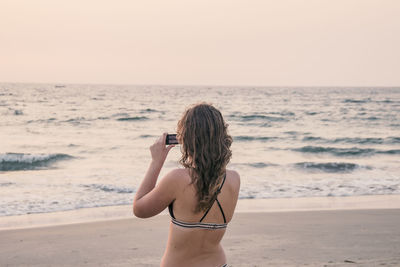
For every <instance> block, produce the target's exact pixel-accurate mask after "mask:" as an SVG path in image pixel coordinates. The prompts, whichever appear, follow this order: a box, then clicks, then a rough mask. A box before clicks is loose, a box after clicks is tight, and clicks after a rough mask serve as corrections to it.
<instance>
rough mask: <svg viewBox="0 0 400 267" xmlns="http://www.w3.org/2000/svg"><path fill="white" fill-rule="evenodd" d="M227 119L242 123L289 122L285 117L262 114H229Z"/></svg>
mask: <svg viewBox="0 0 400 267" xmlns="http://www.w3.org/2000/svg"><path fill="white" fill-rule="evenodd" d="M293 114H294V113H293ZM290 116H292V115H290ZM229 118H231V119H233V120H239V121H242V122H248V121H260V120H261V121H269V122H285V121H289V119H288V118H285V117H278V116H268V115H263V114H250V115H244V114H231V115H229Z"/></svg>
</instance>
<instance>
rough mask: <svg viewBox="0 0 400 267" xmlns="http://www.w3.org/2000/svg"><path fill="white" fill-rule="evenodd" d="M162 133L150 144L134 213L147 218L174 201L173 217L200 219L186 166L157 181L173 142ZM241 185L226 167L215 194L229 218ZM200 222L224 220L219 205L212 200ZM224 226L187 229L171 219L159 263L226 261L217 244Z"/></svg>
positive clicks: (212, 263)
mask: <svg viewBox="0 0 400 267" xmlns="http://www.w3.org/2000/svg"><path fill="white" fill-rule="evenodd" d="M165 138H166V133H164V134H163V135H162V136H161V137H160V138H159V139H158V140H157V141H156V142H155V143H154V144H153V145H152V146H151V147H150V151H151V157H152V160H151V163H150V166H149V168H148V170H147V172H146V175H145V177H144V179H143V181H142V183H141V185H140V186H139V189H138V190H137V192H136V195H135V198H134V202H133V213H134V214H135V215H136V216H137V217H140V218H148V217H152V216H155V215H157V214H159V213H160V212H162V211H163V210H164V209H165V208H167V207H168V205H169V204H170V203H171V202H172V201H174V214H175V217H176V218H177V219H178V220H180V221H184V222H199V221H200V218H201V217H202V216H203V214H204V212H200V213H195V212H194V209H195V206H196V204H197V197H196V188H195V185H194V184H191V178H190V176H189V172H188V170H187V169H174V170H172V171H170V172H169V173H167V174H166V175H165V176H164V177H163V179H161V180H160V181H159V182H158V183H157V178H158V176H159V174H160V171H161V168H162V166H163V164H164V162H165V159H166V158H167V155H168V152H169V151H170V150H171V149H172V148H173V147H174V146H173V145H170V146H165ZM239 188H240V177H239V174H238V173H237V172H235V171H231V170H227V171H226V180H225V183H224V186H223V188H222V190H221V193H220V194H219V195H218V200H219V201H220V203H221V205H222V208H223V210H224V213H225V217H226V221H227V222H230V221H231V219H232V216H233V212H234V210H235V207H236V203H237V199H238V195H239ZM203 222H208V223H223V222H224V220H223V217H222V214H221V211H220V210H219V208H218V205H217V204H216V203H214V205H213V206H212V208H211V210H210V212H209V213H208V214H207V216H206V217H205V218H204V220H203ZM224 234H225V229H218V230H209V229H188V228H182V227H179V226H177V225H174V224H172V223H170V227H169V236H168V241H167V246H166V249H165V253H164V256H163V258H162V261H161V266H163V267H169V266H193V267H196V266H199V267H200V266H201V267H203V266H221V265H223V264H225V263H226V257H225V253H224V250H223V248H222V246H221V244H220V241H221V239H222V237H223V236H224Z"/></svg>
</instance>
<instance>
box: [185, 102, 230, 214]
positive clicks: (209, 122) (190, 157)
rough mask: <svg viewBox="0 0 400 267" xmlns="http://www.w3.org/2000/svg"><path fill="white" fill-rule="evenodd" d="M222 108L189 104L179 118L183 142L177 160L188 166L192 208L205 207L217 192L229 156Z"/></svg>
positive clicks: (228, 141)
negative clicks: (193, 196)
mask: <svg viewBox="0 0 400 267" xmlns="http://www.w3.org/2000/svg"><path fill="white" fill-rule="evenodd" d="M227 128H228V125H227V124H226V123H225V121H224V119H223V117H222V114H221V112H220V111H219V110H218V109H216V108H215V107H213V106H212V105H210V104H207V103H200V104H196V105H193V106H191V107H189V108H188V109H187V110H186V111H185V112H184V113H183V116H182V118H181V119H180V120H179V122H178V127H177V138H178V140H179V141H180V143H181V144H182V148H181V150H182V157H181V159H180V161H179V162H180V163H181V164H182V166H184V167H185V168H187V169H189V173H190V177H191V179H192V182H191V183H192V184H195V187H196V189H197V198H198V204H197V206H196V208H195V212H200V211H205V210H207V209H208V208H209V207H210V206H211V205H212V203H213V202H214V200H215V199H216V197H217V195H218V187H219V186H220V184H221V183H222V179H223V176H224V175H225V171H226V165H227V164H228V162H229V161H230V159H231V157H232V151H231V149H230V147H231V144H232V137H231V136H230V135H229V134H228V132H227Z"/></svg>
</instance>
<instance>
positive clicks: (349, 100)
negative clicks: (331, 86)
mask: <svg viewBox="0 0 400 267" xmlns="http://www.w3.org/2000/svg"><path fill="white" fill-rule="evenodd" d="M368 102H371V98H367V99H351V98H348V99H345V100H344V101H343V103H357V104H362V103H368Z"/></svg>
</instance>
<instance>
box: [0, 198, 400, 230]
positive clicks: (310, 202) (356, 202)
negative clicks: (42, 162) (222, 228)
mask: <svg viewBox="0 0 400 267" xmlns="http://www.w3.org/2000/svg"><path fill="white" fill-rule="evenodd" d="M380 209H400V195H372V196H349V197H307V198H279V199H274V198H271V199H239V201H238V204H237V207H236V211H235V213H279V212H305V211H332V210H380ZM161 214H164V215H166V214H168V213H167V211H166V210H164V211H163V212H161ZM132 217H134V216H133V214H132V206H131V205H119V206H106V207H94V208H82V209H77V210H68V211H58V212H51V213H34V214H26V215H13V216H2V217H0V231H6V230H14V229H29V228H37V227H49V226H60V225H69V224H79V223H91V222H101V221H113V220H118V219H128V218H132Z"/></svg>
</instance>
